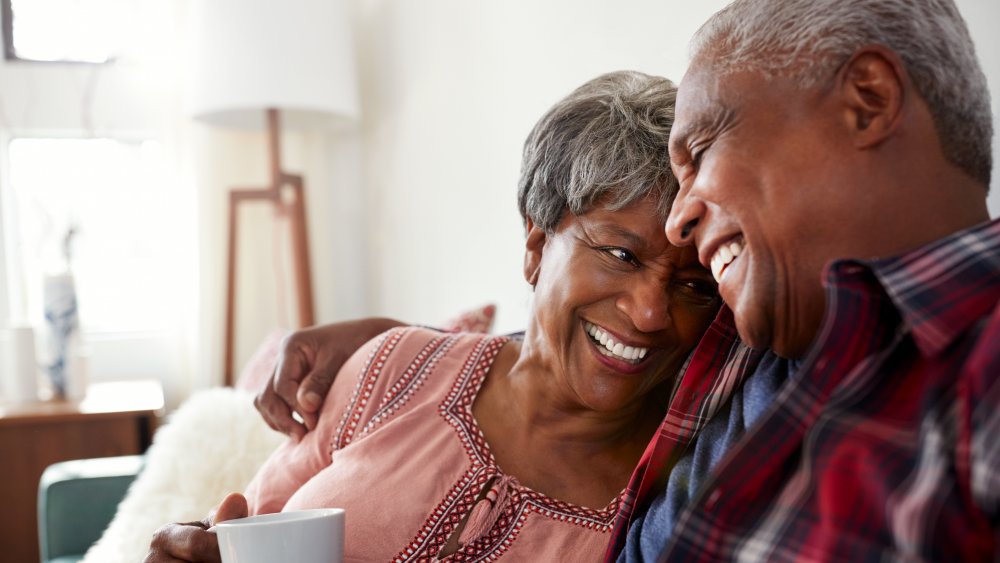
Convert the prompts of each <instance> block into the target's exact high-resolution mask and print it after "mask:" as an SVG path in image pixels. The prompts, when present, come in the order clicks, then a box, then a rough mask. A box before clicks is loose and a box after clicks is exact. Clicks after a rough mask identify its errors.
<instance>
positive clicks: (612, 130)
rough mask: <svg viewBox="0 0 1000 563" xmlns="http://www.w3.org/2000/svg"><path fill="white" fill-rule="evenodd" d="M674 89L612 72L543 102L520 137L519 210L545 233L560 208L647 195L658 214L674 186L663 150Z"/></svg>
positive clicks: (613, 204) (613, 205)
mask: <svg viewBox="0 0 1000 563" xmlns="http://www.w3.org/2000/svg"><path fill="white" fill-rule="evenodd" d="M676 94H677V88H676V86H674V84H673V83H672V82H670V81H669V80H667V79H666V78H662V77H658V76H649V75H647V74H643V73H641V72H631V71H621V72H612V73H609V74H604V75H601V76H599V77H597V78H595V79H593V80H591V81H589V82H587V83H586V84H584V85H583V86H580V87H579V88H577V89H576V90H574V91H573V93H571V94H570V95H569V96H567V97H566V98H565V99H563V100H562V101H560V102H559V103H557V104H556V105H555V106H553V107H552V108H551V109H549V111H548V112H547V113H546V114H545V115H544V116H542V119H541V120H540V121H539V122H538V123H537V124H536V125H535V128H534V129H532V131H531V134H530V135H529V136H528V139H527V140H526V141H525V143H524V157H523V159H522V161H521V179H520V181H519V182H518V197H517V200H518V207H519V208H520V210H521V217H523V218H525V219H527V218H531V220H532V222H534V224H535V225H537V226H538V227H540V228H541V229H543V230H544V231H546V232H552V231H553V230H554V229H555V227H556V225H558V224H559V221H560V219H561V218H562V216H563V213H564V212H565V211H566V210H567V209H568V210H569V211H570V212H571V213H573V214H574V215H580V214H582V213H585V212H587V211H589V210H590V209H592V208H593V207H594V206H595V205H598V204H600V205H602V206H604V207H606V208H608V209H611V210H618V209H621V208H622V207H625V206H627V205H629V204H631V203H633V202H635V201H638V200H641V199H643V198H644V197H646V196H647V195H653V196H654V197H656V198H657V199H658V205H657V209H658V211H659V212H660V214H661V216H662V218H663V219H666V216H667V213H668V212H669V209H670V202H671V199H672V198H673V196H674V195H675V194H676V192H677V180H676V179H675V178H674V175H673V173H672V172H671V170H670V157H669V155H668V153H667V146H668V140H669V138H670V127H671V126H672V125H673V123H674V101H675V100H676Z"/></svg>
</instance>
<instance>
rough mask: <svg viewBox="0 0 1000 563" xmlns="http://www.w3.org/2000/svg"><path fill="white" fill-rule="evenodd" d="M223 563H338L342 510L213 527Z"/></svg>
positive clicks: (281, 514)
mask: <svg viewBox="0 0 1000 563" xmlns="http://www.w3.org/2000/svg"><path fill="white" fill-rule="evenodd" d="M214 530H215V533H216V535H218V536H219V551H220V552H221V553H222V563H276V562H283V561H288V562H290V563H291V562H294V563H341V562H342V561H343V558H344V511H343V509H340V508H317V509H312V510H295V511H291V512H279V513H277V514H260V515H258V516H250V517H249V518H237V519H235V520H226V521H225V522H219V523H218V524H216V525H215V528H214Z"/></svg>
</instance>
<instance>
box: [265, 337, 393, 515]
mask: <svg viewBox="0 0 1000 563" xmlns="http://www.w3.org/2000/svg"><path fill="white" fill-rule="evenodd" d="M399 330H402V329H393V330H391V331H389V332H387V333H385V334H383V335H381V336H379V337H376V338H375V339H373V340H371V341H369V342H368V343H366V344H365V345H364V346H362V347H361V348H359V349H358V350H357V351H356V352H355V353H354V355H353V356H351V357H350V359H348V360H347V362H345V363H344V365H343V367H341V369H340V371H339V372H337V378H336V379H335V380H334V383H333V387H332V388H331V389H330V393H329V394H327V397H326V400H325V401H324V403H323V406H322V408H321V409H320V415H319V421H318V423H317V426H316V428H315V429H314V430H313V431H311V432H308V433H306V435H305V436H304V437H303V438H302V440H301V441H299V442H297V443H296V442H294V441H293V440H291V439H289V440H288V441H286V442H285V443H284V444H282V445H281V446H280V447H279V448H278V449H277V450H276V451H275V452H274V453H273V454H271V457H269V458H268V459H267V461H266V462H264V465H263V466H262V467H261V468H260V470H259V471H258V472H257V474H256V475H255V476H254V478H253V480H252V481H251V482H250V485H249V486H248V487H247V490H246V492H245V495H246V497H247V501H248V503H249V505H250V514H265V513H271V512H279V511H281V509H282V508H283V507H284V506H285V503H286V502H287V501H288V499H289V498H290V497H291V496H292V495H293V494H294V493H295V491H297V490H298V489H299V487H301V486H302V485H303V484H305V483H306V481H308V480H309V479H311V478H312V477H313V476H314V475H316V474H317V473H319V472H320V471H322V470H323V468H325V467H327V466H328V465H330V463H331V461H332V455H333V450H334V443H335V441H336V440H338V434H342V426H343V423H344V422H345V420H344V419H345V414H346V413H347V412H348V411H349V409H350V408H351V405H352V404H354V403H355V402H356V396H357V393H358V387H359V382H361V381H363V380H364V378H365V377H366V375H367V374H369V373H370V371H371V369H370V368H371V365H372V363H373V359H374V358H376V356H378V354H379V350H380V349H381V348H382V347H383V346H384V345H385V342H386V340H387V339H388V338H389V337H390V336H391V335H392V334H393V333H396V332H397V331H399Z"/></svg>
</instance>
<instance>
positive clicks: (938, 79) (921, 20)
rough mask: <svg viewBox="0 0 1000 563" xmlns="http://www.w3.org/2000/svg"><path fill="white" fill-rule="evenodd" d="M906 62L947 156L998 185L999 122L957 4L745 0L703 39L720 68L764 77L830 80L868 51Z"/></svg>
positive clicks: (700, 46) (698, 48) (714, 21)
mask: <svg viewBox="0 0 1000 563" xmlns="http://www.w3.org/2000/svg"><path fill="white" fill-rule="evenodd" d="M876 44H877V45H883V46H885V47H888V48H889V49H892V50H893V51H895V52H896V53H897V54H898V55H899V57H900V58H901V59H902V60H903V64H904V65H905V66H906V70H907V72H908V73H909V75H910V78H911V79H912V80H913V83H914V85H915V86H916V89H917V92H918V93H919V95H920V96H921V97H922V98H923V99H924V101H925V102H926V103H927V105H928V107H929V109H930V112H931V115H932V116H933V118H934V126H935V129H936V130H937V133H938V137H939V140H940V143H941V148H942V151H943V152H944V155H945V157H946V158H947V159H948V160H949V161H950V162H951V163H953V164H955V165H956V166H958V167H959V168H961V169H962V170H963V171H965V172H966V173H967V174H969V175H970V176H972V177H973V178H975V179H977V180H979V181H981V182H983V183H984V184H985V185H986V186H987V187H989V184H990V172H991V170H992V168H993V158H992V152H991V143H992V139H993V116H992V113H991V111H990V94H989V90H988V88H987V86H986V77H985V76H984V75H983V71H982V69H981V68H980V66H979V62H978V60H977V59H976V53H975V47H974V46H973V44H972V38H971V37H970V36H969V30H968V28H967V27H966V25H965V20H963V19H962V16H961V14H959V12H958V8H957V7H956V6H955V4H954V2H952V1H951V0H736V1H735V2H733V3H732V4H730V5H729V6H727V7H726V8H724V9H722V10H721V11H719V12H718V13H716V14H715V15H714V16H712V18H711V19H709V20H708V22H706V23H705V25H703V26H702V28H701V29H700V30H698V32H697V33H696V34H695V36H694V38H693V39H692V42H691V54H692V58H693V59H699V58H700V57H701V56H702V55H707V57H708V60H710V61H711V63H712V69H713V71H715V72H722V73H725V72H733V71H737V72H738V71H742V70H755V71H762V72H764V73H765V74H766V75H768V76H785V77H790V78H792V79H793V80H796V81H797V82H798V84H799V85H800V86H801V87H804V88H805V87H810V86H815V85H817V84H823V83H825V82H826V81H828V80H830V79H832V78H833V75H834V74H835V73H836V70H837V69H838V68H839V67H840V65H842V64H843V63H844V62H846V60H847V59H848V58H849V57H850V56H851V55H852V54H854V53H855V52H856V51H857V49H859V48H861V47H863V46H865V45H876Z"/></svg>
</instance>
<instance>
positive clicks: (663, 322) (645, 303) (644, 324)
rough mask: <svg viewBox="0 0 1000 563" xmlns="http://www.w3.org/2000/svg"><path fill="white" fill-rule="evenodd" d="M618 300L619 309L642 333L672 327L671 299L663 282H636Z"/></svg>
mask: <svg viewBox="0 0 1000 563" xmlns="http://www.w3.org/2000/svg"><path fill="white" fill-rule="evenodd" d="M627 289H628V291H626V292H625V294H624V295H623V296H622V298H620V299H619V300H618V308H619V309H620V310H621V311H622V312H624V313H625V314H626V315H628V317H629V318H630V319H631V320H632V325H633V326H635V328H636V329H637V330H639V331H640V332H657V331H660V330H663V329H665V328H667V327H668V326H670V322H671V321H670V297H669V294H668V292H667V285H666V284H664V283H663V282H662V280H656V281H653V280H649V281H646V280H643V281H641V282H635V283H634V285H633V286H632V287H629V288H627Z"/></svg>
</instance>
